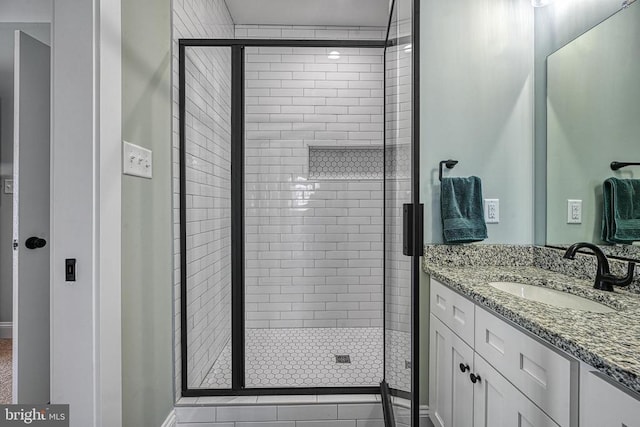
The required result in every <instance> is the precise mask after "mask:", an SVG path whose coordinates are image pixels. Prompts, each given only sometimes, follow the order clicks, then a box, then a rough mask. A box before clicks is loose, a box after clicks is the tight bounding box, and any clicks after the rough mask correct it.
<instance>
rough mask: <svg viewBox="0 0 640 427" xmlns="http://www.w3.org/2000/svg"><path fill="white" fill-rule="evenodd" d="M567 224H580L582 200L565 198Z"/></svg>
mask: <svg viewBox="0 0 640 427" xmlns="http://www.w3.org/2000/svg"><path fill="white" fill-rule="evenodd" d="M567 224H582V200H574V199H569V200H567Z"/></svg>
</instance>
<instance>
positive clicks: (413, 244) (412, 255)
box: [384, 0, 422, 426]
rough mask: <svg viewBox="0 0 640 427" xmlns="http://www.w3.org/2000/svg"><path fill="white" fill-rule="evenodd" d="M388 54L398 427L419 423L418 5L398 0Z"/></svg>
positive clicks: (390, 332)
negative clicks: (415, 22) (415, 42)
mask: <svg viewBox="0 0 640 427" xmlns="http://www.w3.org/2000/svg"><path fill="white" fill-rule="evenodd" d="M391 14H392V15H391V19H390V27H389V31H388V36H387V47H386V50H385V138H384V144H385V147H384V150H385V162H384V163H385V181H384V185H385V190H384V202H385V208H384V221H385V227H384V239H385V244H384V266H385V268H384V271H385V322H384V323H385V329H384V332H385V380H386V382H387V384H388V387H389V389H390V392H391V395H392V396H394V397H393V405H392V406H393V413H394V419H395V425H397V426H410V425H415V426H417V425H418V410H419V406H418V405H417V404H416V402H417V394H418V393H417V392H418V390H417V382H416V381H415V380H414V378H416V377H417V375H416V374H417V373H416V372H415V371H414V370H416V369H417V366H416V365H417V363H418V361H417V360H416V359H417V358H415V357H414V355H415V354H416V352H415V351H414V349H415V348H417V345H418V344H417V335H418V334H417V330H416V327H417V320H414V319H417V316H418V313H416V311H417V310H416V309H415V306H416V304H414V302H416V301H417V298H418V295H417V292H416V291H417V287H416V286H414V284H415V283H417V280H418V277H417V275H418V271H419V267H418V265H419V256H420V253H421V248H420V247H419V246H421V244H420V243H419V242H421V241H422V239H421V238H418V236H419V235H420V234H421V233H422V226H421V221H419V219H420V217H421V215H420V212H419V204H418V200H417V199H418V189H417V184H418V183H417V181H416V176H418V171H417V165H416V164H414V158H415V157H414V156H417V154H416V153H417V152H416V147H415V145H416V144H417V143H418V142H417V135H415V136H414V121H413V114H414V99H413V93H414V84H413V60H414V58H413V55H414V53H413V52H414V49H413V28H412V16H413V1H412V0H395V1H394V4H393V6H392V11H391Z"/></svg>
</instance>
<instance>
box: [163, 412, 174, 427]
mask: <svg viewBox="0 0 640 427" xmlns="http://www.w3.org/2000/svg"><path fill="white" fill-rule="evenodd" d="M176 424H177V422H176V410H175V409H172V410H171V412H169V416H167V419H166V420H164V422H163V423H162V425H161V426H160V427H175V426H176Z"/></svg>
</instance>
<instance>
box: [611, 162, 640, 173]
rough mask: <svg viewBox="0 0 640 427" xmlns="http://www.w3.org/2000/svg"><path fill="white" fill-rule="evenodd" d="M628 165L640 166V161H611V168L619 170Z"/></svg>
mask: <svg viewBox="0 0 640 427" xmlns="http://www.w3.org/2000/svg"><path fill="white" fill-rule="evenodd" d="M627 166H640V163H635V162H616V161H613V162H611V170H612V171H617V170H618V169H622V168H626V167H627Z"/></svg>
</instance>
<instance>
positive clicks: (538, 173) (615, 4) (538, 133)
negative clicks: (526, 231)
mask: <svg viewBox="0 0 640 427" xmlns="http://www.w3.org/2000/svg"><path fill="white" fill-rule="evenodd" d="M620 4H621V1H619V0H563V1H556V2H553V3H551V4H550V5H549V6H546V7H541V8H536V9H535V44H534V61H535V65H534V66H535V153H534V158H535V201H536V203H535V239H534V241H535V243H536V244H545V243H546V229H547V225H546V215H547V203H546V200H547V198H546V190H547V110H546V108H547V107H546V105H547V78H546V75H547V71H546V66H547V63H546V59H547V56H548V55H550V54H551V53H553V52H555V51H556V50H558V49H559V48H561V47H562V46H564V45H565V44H567V43H569V42H570V41H571V40H573V39H575V38H576V37H578V36H579V35H580V34H582V33H584V32H585V31H588V30H589V29H590V28H592V27H593V26H594V25H597V24H598V23H599V22H601V21H602V20H604V19H605V18H607V17H608V16H610V15H611V14H612V13H614V12H615V11H616V10H618V9H619V8H620Z"/></svg>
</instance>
